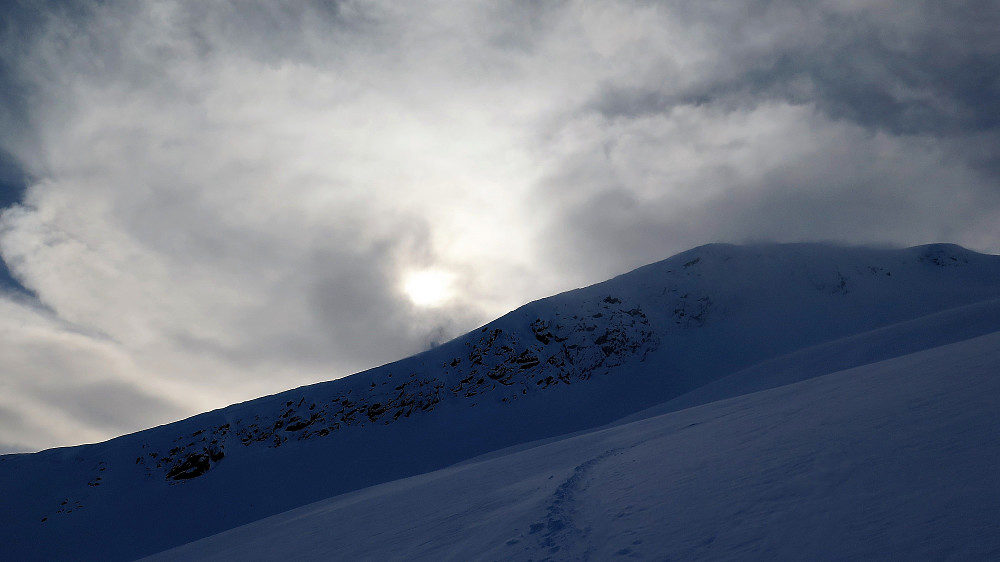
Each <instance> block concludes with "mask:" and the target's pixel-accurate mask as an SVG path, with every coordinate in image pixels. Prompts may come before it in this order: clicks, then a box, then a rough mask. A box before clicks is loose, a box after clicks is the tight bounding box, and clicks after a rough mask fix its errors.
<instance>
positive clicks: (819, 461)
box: [149, 332, 1000, 561]
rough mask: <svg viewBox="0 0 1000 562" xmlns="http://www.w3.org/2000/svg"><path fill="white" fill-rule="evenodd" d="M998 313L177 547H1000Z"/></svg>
mask: <svg viewBox="0 0 1000 562" xmlns="http://www.w3.org/2000/svg"><path fill="white" fill-rule="evenodd" d="M998 396H1000V332H997V333H993V334H990V335H987V336H982V337H979V338H974V339H971V340H967V341H965V342H960V343H955V344H950V345H947V346H944V347H940V348H935V349H931V350H928V351H922V352H919V353H914V354H911V355H907V356H904V357H900V358H896V359H890V360H887V361H884V362H879V363H874V364H870V365H865V366H863V367H858V368H854V369H850V370H846V371H841V372H837V373H833V374H829V375H825V376H822V377H819V378H814V379H811V380H806V381H803V382H798V383H794V384H791V385H787V386H783V387H780V388H775V389H771V390H767V391H762V392H759V393H754V394H748V395H744V396H740V397H737V398H733V399H729V400H723V401H718V402H714V403H710V404H706V405H703V406H699V407H695V408H691V409H687V410H683V411H678V412H673V413H670V414H664V415H660V416H657V417H653V418H649V419H645V420H642V421H638V422H632V423H625V424H617V425H614V426H611V427H609V428H605V429H601V430H597V431H593V432H588V433H586V434H583V435H579V436H576V437H571V438H567V439H562V440H558V441H555V442H553V443H549V444H545V445H541V446H538V447H535V448H531V449H528V450H524V451H519V452H515V453H511V454H509V455H505V456H501V457H497V458H491V459H488V460H485V461H481V462H471V463H464V464H462V465H458V466H453V467H450V468H445V469H442V470H438V471H435V472H432V473H429V474H423V475H420V476H415V477H411V478H406V479H403V480H397V481H394V482H389V483H386V484H381V485H378V486H374V487H371V488H366V489H364V490H360V491H357V492H352V493H348V494H344V495H341V496H337V497H334V498H330V499H327V500H324V501H320V502H317V503H314V504H311V505H308V506H305V507H302V508H299V509H295V510H292V511H289V512H287V513H282V514H280V515H275V516H272V517H269V518H267V519H263V520H261V521H257V522H254V523H251V524H249V525H246V526H242V527H238V528H236V529H232V530H229V531H226V532H223V533H220V534H218V535H215V536H212V537H209V538H206V539H202V540H200V541H197V542H193V543H191V544H188V545H184V546H181V547H178V548H176V549H173V550H170V551H167V552H164V553H162V554H160V555H157V556H153V557H151V558H149V560H151V561H167V560H249V559H254V560H287V559H293V560H338V559H339V560H360V559H373V560H395V559H400V560H402V559H406V560H531V559H535V560H538V559H543V558H545V557H548V556H551V557H554V558H557V559H565V560H588V559H589V560H613V559H618V558H622V559H627V558H635V559H640V560H654V559H655V560H705V559H710V560H719V559H740V560H747V559H767V560H774V559H779V560H829V559H841V560H870V559H896V560H923V559H936V560H939V559H956V560H976V559H978V560H985V559H994V560H995V559H996V558H997V557H998V556H1000V512H998V511H997V510H996V506H997V505H1000V482H998V477H997V474H996V467H997V466H1000V440H998V439H997V438H996V436H997V435H998V434H1000V412H998V410H997V405H998V398H997V397H998Z"/></svg>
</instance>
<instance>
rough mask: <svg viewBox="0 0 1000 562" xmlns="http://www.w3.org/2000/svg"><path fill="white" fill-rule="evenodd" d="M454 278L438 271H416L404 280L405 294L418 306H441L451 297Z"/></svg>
mask: <svg viewBox="0 0 1000 562" xmlns="http://www.w3.org/2000/svg"><path fill="white" fill-rule="evenodd" d="M452 277H453V276H452V275H451V274H450V273H446V272H444V271H440V270H437V269H423V270H420V271H414V272H412V273H409V274H407V275H406V277H405V278H404V279H403V292H405V293H406V296H407V297H409V298H410V302H412V303H413V304H415V305H417V306H422V307H433V306H440V305H442V304H444V303H445V301H447V300H448V299H449V298H450V297H451V282H452Z"/></svg>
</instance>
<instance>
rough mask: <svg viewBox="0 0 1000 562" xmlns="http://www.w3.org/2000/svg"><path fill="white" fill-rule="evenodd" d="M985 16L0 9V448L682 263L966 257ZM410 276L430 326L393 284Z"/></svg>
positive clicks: (881, 6) (629, 7)
mask: <svg viewBox="0 0 1000 562" xmlns="http://www.w3.org/2000/svg"><path fill="white" fill-rule="evenodd" d="M998 27H1000V9H998V8H997V7H996V6H995V3H992V2H988V1H980V2H974V1H964V2H963V1H960V2H953V3H949V4H948V5H947V6H943V5H941V4H940V3H936V2H930V1H927V2H919V1H918V2H903V1H898V2H888V1H887V2H877V3H862V2H852V1H846V0H845V1H836V2H835V1H823V2H792V1H771V2H765V1H760V2H745V3H739V4H727V3H696V4H691V3H681V2H677V3H674V2H640V1H636V2H624V3H617V4H614V5H603V4H602V5H600V6H598V5H594V4H590V3H575V2H553V3H532V2H477V3H461V4H459V5H455V4H454V3H443V2H404V3H399V2H374V1H372V2H352V1H347V2H336V3H335V2H314V3H305V2H288V3H282V2H231V3H227V2H213V3H207V4H206V3H203V2H194V1H191V2H182V1H157V2H143V3H134V2H113V1H111V2H94V3H87V4H80V3H66V4H58V3H57V4H50V5H49V7H48V8H47V9H45V10H39V8H38V7H37V6H33V5H29V3H23V4H16V5H15V6H14V7H12V8H11V10H10V17H9V18H7V21H6V23H5V24H3V27H2V31H0V100H2V101H3V109H0V150H2V152H0V155H2V156H4V159H3V163H4V166H3V168H2V170H3V171H4V175H3V178H0V179H3V180H4V182H5V184H9V185H11V186H13V187H11V190H13V191H12V192H16V193H17V197H16V198H19V202H18V203H16V204H10V205H9V206H8V207H7V208H6V210H4V211H3V214H2V215H0V255H2V257H3V260H4V262H5V263H6V264H7V267H8V268H9V269H10V271H11V273H12V274H13V276H14V277H15V278H16V279H17V281H18V282H19V283H20V284H21V285H22V286H23V287H24V288H25V289H26V291H24V290H20V289H19V288H17V287H13V286H12V285H11V284H10V283H8V284H7V287H6V288H5V289H4V291H5V293H4V295H5V296H3V297H0V306H2V307H3V309H4V313H3V314H2V315H0V331H2V332H3V334H4V338H3V340H2V343H0V355H2V357H3V361H2V364H3V369H4V371H3V373H2V374H0V384H2V385H3V391H4V392H3V393H2V396H3V398H2V399H0V420H2V421H3V423H0V448H5V449H7V450H32V449H38V448H41V447H47V446H53V445H68V444H73V443H78V442H83V441H90V440H98V439H104V438H107V437H111V436H114V435H117V434H120V433H122V432H126V431H133V430H137V429H141V428H143V427H146V426H148V425H152V424H156V423H163V422H167V421H171V420H172V419H177V418H179V417H182V416H185V415H190V414H194V413H197V412H199V411H202V410H205V409H209V408H214V407H221V406H223V405H226V404H228V403H231V402H234V401H239V400H245V399H250V398H253V397H256V396H258V395H261V394H265V393H271V392H276V391H280V390H283V389H286V388H290V387H293V386H296V385H300V384H307V383H310V382H316V381H321V380H328V379H331V378H336V377H339V376H344V375H347V374H350V373H351V372H354V371H357V370H361V369H364V368H367V367H371V366H375V365H377V364H380V363H382V362H386V361H389V360H392V359H396V358H400V357H403V356H406V355H409V354H411V353H414V352H416V351H420V350H421V349H425V348H426V347H428V346H429V345H433V344H434V343H437V342H440V341H443V340H445V339H447V338H449V337H453V336H455V335H458V334H459V333H461V332H463V331H466V330H468V329H471V328H474V327H475V326H476V325H477V324H478V323H482V322H485V321H487V320H489V319H491V318H493V317H495V316H497V315H499V314H502V313H503V312H506V311H507V310H510V309H512V308H514V307H516V306H518V305H519V304H522V303H524V302H527V301H528V300H531V299H534V298H539V297H543V296H546V295H548V294H551V293H554V292H557V291H561V290H566V289H570V288H573V287H576V286H580V285H583V284H586V283H591V282H596V281H599V280H602V279H603V278H605V277H608V276H610V275H613V274H617V273H620V272H622V271H624V270H626V269H628V268H631V267H635V266H638V265H642V264H644V263H648V262H651V261H655V260H658V259H661V258H664V257H667V256H669V255H671V254H672V253H675V252H677V251H680V250H683V249H686V248H689V247H692V246H695V245H698V244H702V243H707V242H713V241H734V242H740V241H752V240H762V239H767V240H777V241H794V240H817V239H820V240H837V241H846V242H863V243H879V244H917V243H925V242H932V241H949V242H957V243H960V244H963V245H965V246H967V247H970V248H972V249H975V250H979V251H987V252H993V253H996V252H998V251H1000V242H998V240H1000V179H998V177H1000V176H998V172H1000V102H998V100H1000V78H998V77H1000V39H997V34H996V33H995V30H996V29H997V28H998ZM8 155H9V156H8ZM8 162H10V163H8ZM19 178H26V179H25V181H24V186H23V187H24V188H26V189H25V191H24V193H23V194H21V193H20V188H19V187H18V186H17V185H16V184H17V182H18V181H20V180H19ZM16 198H15V199H16ZM12 200H13V199H12ZM428 271H431V272H436V274H440V275H442V276H444V277H446V278H447V279H448V280H449V281H450V283H451V287H450V289H449V291H448V295H449V298H448V299H446V300H445V301H444V302H442V303H435V304H436V306H421V305H420V304H419V303H420V299H411V298H410V297H409V296H408V295H407V284H406V283H407V281H406V280H407V279H408V278H412V276H413V275H414V274H418V275H419V274H420V273H421V272H428ZM414 301H416V302H414Z"/></svg>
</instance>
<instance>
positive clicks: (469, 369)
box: [0, 244, 1000, 560]
mask: <svg viewBox="0 0 1000 562" xmlns="http://www.w3.org/2000/svg"><path fill="white" fill-rule="evenodd" d="M998 331H1000V257H997V256H990V255H983V254H978V253H975V252H971V251H969V250H966V249H963V248H961V247H958V246H954V245H942V244H937V245H928V246H918V247H914V248H908V249H902V250H890V249H873V248H864V247H840V246H830V245H821V244H788V245H777V244H775V245H753V246H732V245H724V244H712V245H708V246H702V247H699V248H695V249H692V250H689V251H687V252H684V253H681V254H678V255H676V256H674V257H672V258H669V259H667V260H664V261H661V262H658V263H655V264H652V265H648V266H645V267H642V268H639V269H637V270H635V271H632V272H630V273H627V274H624V275H621V276H619V277H616V278H614V279H611V280H609V281H606V282H603V283H599V284H597V285H593V286H590V287H587V288H583V289H577V290H574V291H569V292H566V293H562V294H559V295H556V296H553V297H549V298H546V299H542V300H539V301H535V302H532V303H530V304H527V305H525V306H523V307H521V308H519V309H517V310H515V311H513V312H511V313H509V314H507V315H505V316H503V317H501V318H499V319H497V320H495V321H493V322H491V323H489V324H487V325H485V326H483V327H481V328H478V329H476V330H473V331H472V332H469V333H468V334H465V335H463V336H461V337H459V338H456V339H455V340H452V341H450V342H448V343H446V344H444V345H441V346H439V347H437V348H434V349H431V350H429V351H426V352H424V353H421V354H419V355H415V356H413V357H410V358H407V359H404V360H401V361H397V362H395V363H390V364H388V365H384V366H381V367H378V368H375V369H371V370H369V371H365V372H362V373H358V374H355V375H352V376H350V377H346V378H343V379H339V380H335V381H330V382H326V383H320V384H316V385H311V386H306V387H302V388H298V389H294V390H290V391H287V392H284V393H281V394H277V395H273V396H267V397H264V398H260V399H257V400H253V401H249V402H245V403H242V404H236V405H233V406H229V407H227V408H223V409H220V410H216V411H212V412H208V413H205V414H201V415H199V416H195V417H193V418H189V419H186V420H183V421H179V422H176V423H172V424H169V425H165V426H160V427H157V428H153V429H150V430H146V431H142V432H138V433H135V434H131V435H126V436H123V437H119V438H117V439H113V440H111V441H108V442H105V443H98V444H94V445H83V446H78V447H68V448H61V449H53V450H48V451H43V452H40V453H34V454H19V455H6V456H3V457H0V497H2V498H3V509H2V510H0V529H3V530H2V531H0V537H2V539H3V540H2V542H3V544H4V546H3V551H4V555H5V557H6V558H8V559H34V558H43V559H44V558H73V559H95V560H96V559H100V560H109V559H130V558H135V557H137V556H143V555H149V554H153V553H157V552H160V551H163V550H166V549H169V548H172V547H176V546H179V545H184V544H186V543H190V542H192V541H194V540H196V539H200V538H202V537H207V536H209V535H214V534H216V533H220V532H222V531H226V530H228V529H233V528H235V527H237V526H240V525H244V524H247V523H250V522H253V521H257V520H261V519H262V518H265V517H268V516H275V515H278V514H280V513H282V512H285V511H287V510H290V509H293V508H297V507H300V506H304V505H306V504H309V503H311V502H316V501H319V500H325V499H326V498H332V497H334V496H338V495H340V494H345V493H348V492H352V491H357V490H361V489H362V488H366V487H370V486H374V485H377V484H380V483H385V482H390V481H395V480H398V479H402V478H407V477H411V476H414V475H418V474H422V473H429V472H431V471H436V470H439V469H442V468H444V467H447V466H450V465H454V464H455V463H459V462H461V461H466V460H469V459H472V458H474V457H477V456H481V455H486V454H489V453H492V454H493V456H496V455H510V454H514V453H511V451H515V450H517V448H518V447H521V448H524V447H527V446H528V445H527V444H529V443H532V445H531V446H532V447H536V446H538V445H539V443H540V440H549V441H552V440H553V439H555V438H559V439H560V440H561V441H565V442H569V441H567V440H566V439H565V438H564V437H562V436H566V435H567V434H573V433H574V432H576V433H581V432H587V431H589V430H593V429H595V428H598V427H601V426H605V425H606V424H612V425H613V427H624V426H622V425H621V423H622V422H621V421H620V420H622V419H623V418H627V419H626V420H625V421H636V420H652V419H660V418H662V417H663V416H665V415H670V414H671V413H676V412H680V411H681V410H685V409H690V408H694V407H703V406H704V405H709V404H713V403H719V404H722V402H720V401H722V400H724V399H729V398H735V397H740V396H744V395H747V394H749V393H751V392H758V391H765V390H768V389H774V388H777V387H780V386H785V385H795V384H801V383H802V381H807V380H808V379H813V378H816V377H820V376H823V375H828V374H830V373H834V372H837V371H843V370H845V369H851V368H854V367H860V366H864V365H872V364H875V363H877V362H880V361H887V360H891V359H893V358H901V357H904V356H910V355H912V354H915V353H918V352H922V351H924V350H928V349H931V348H936V347H939V346H945V345H948V344H954V343H956V342H962V341H965V340H970V339H972V338H976V337H979V336H984V335H988V334H992V333H994V332H998ZM786 405H787V404H786ZM748 407H750V406H748ZM692 411H693V410H692ZM616 421H618V422H617V423H614V422H616ZM643 423H652V422H643ZM608 427H612V426H608ZM609 431H610V430H609ZM511 447H514V449H510V448H511ZM505 448H506V449H505ZM658 450H659V449H658ZM480 458H483V457H480ZM602 458H603V457H602ZM639 470H640V471H641V470H642V469H641V468H640V469H639ZM373 489H374V488H373ZM567 489H568V488H567ZM559 509H562V508H559ZM581 532H582V531H581ZM539 536H541V535H539ZM515 542H516V541H515ZM542 542H544V541H542ZM512 544H513V543H512ZM540 544H541V543H540ZM554 546H556V547H558V545H554ZM550 547H553V545H549V546H548V547H546V548H550ZM553 552H556V551H553ZM563 552H564V554H565V553H568V552H570V551H569V550H564V551H563ZM595 552H597V551H595ZM402 554H403V553H399V555H402ZM522 554H523V553H522ZM591 554H593V555H596V554H594V553H591ZM626 554H627V553H626ZM567 555H568V554H567ZM578 555H581V554H580V553H579V552H578V553H576V554H574V555H573V556H578ZM525 556H526V555H525Z"/></svg>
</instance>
